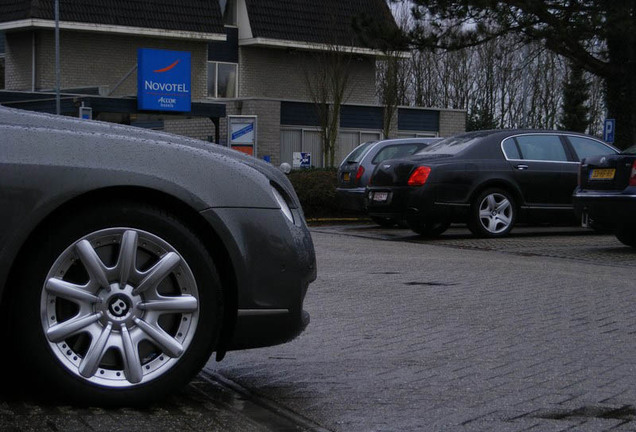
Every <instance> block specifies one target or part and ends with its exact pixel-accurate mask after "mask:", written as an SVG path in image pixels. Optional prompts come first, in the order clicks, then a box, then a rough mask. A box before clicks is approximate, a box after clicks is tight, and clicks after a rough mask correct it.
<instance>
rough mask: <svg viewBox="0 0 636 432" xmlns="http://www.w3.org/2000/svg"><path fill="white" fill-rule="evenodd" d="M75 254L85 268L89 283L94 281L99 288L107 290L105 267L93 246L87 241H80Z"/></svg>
mask: <svg viewBox="0 0 636 432" xmlns="http://www.w3.org/2000/svg"><path fill="white" fill-rule="evenodd" d="M76 249H77V253H78V255H79V257H80V260H81V261H82V263H83V264H84V267H86V271H87V272H88V276H89V277H90V278H91V282H93V281H95V282H97V283H98V284H99V287H100V288H105V289H108V288H109V284H108V277H106V266H105V265H104V263H102V260H101V259H100V258H99V256H97V252H95V249H93V246H92V245H91V244H90V242H89V241H88V240H82V241H80V242H79V243H78V244H77V246H76Z"/></svg>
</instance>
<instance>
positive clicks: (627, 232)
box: [616, 226, 636, 248]
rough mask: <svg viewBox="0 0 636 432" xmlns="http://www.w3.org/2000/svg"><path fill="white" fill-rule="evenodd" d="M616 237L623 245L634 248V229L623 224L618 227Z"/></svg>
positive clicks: (635, 233)
mask: <svg viewBox="0 0 636 432" xmlns="http://www.w3.org/2000/svg"><path fill="white" fill-rule="evenodd" d="M616 238H617V239H618V241H620V242H621V243H623V244H624V245H625V246H631V247H633V248H636V229H634V228H629V227H625V226H621V227H618V229H617V230H616Z"/></svg>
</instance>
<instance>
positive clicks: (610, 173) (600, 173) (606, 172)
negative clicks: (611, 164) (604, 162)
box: [590, 168, 616, 180]
mask: <svg viewBox="0 0 636 432" xmlns="http://www.w3.org/2000/svg"><path fill="white" fill-rule="evenodd" d="M615 172H616V170H615V169H614V168H608V169H593V170H592V171H591V172H590V180H613V179H614V174H615Z"/></svg>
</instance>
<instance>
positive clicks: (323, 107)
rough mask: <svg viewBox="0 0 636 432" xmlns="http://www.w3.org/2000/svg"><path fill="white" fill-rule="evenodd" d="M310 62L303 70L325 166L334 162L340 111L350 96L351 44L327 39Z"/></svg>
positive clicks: (333, 164)
mask: <svg viewBox="0 0 636 432" xmlns="http://www.w3.org/2000/svg"><path fill="white" fill-rule="evenodd" d="M312 57H313V60H314V61H313V62H312V64H311V65H310V66H308V67H306V68H305V70H304V76H305V83H306V87H307V90H308V93H309V97H310V99H311V101H312V103H313V104H314V107H315V110H316V115H317V117H318V122H319V127H320V137H321V140H322V153H323V160H324V163H325V166H328V167H332V166H335V155H336V143H337V140H338V134H339V132H340V111H341V109H342V105H343V104H344V103H345V102H346V101H347V99H348V98H349V97H350V96H351V91H352V89H351V86H350V80H351V62H352V60H353V57H354V56H353V54H352V48H351V47H347V46H342V45H338V44H336V43H330V44H326V45H325V49H323V50H321V51H316V52H314V53H313V54H312Z"/></svg>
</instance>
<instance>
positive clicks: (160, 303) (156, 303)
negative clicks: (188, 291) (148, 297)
mask: <svg viewBox="0 0 636 432" xmlns="http://www.w3.org/2000/svg"><path fill="white" fill-rule="evenodd" d="M198 305H199V302H198V301H197V299H196V298H194V297H192V296H181V297H168V298H167V299H165V300H163V299H162V300H152V301H148V302H145V303H141V304H140V305H139V309H141V310H146V311H155V312H164V313H182V312H194V311H196V310H197V308H198Z"/></svg>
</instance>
